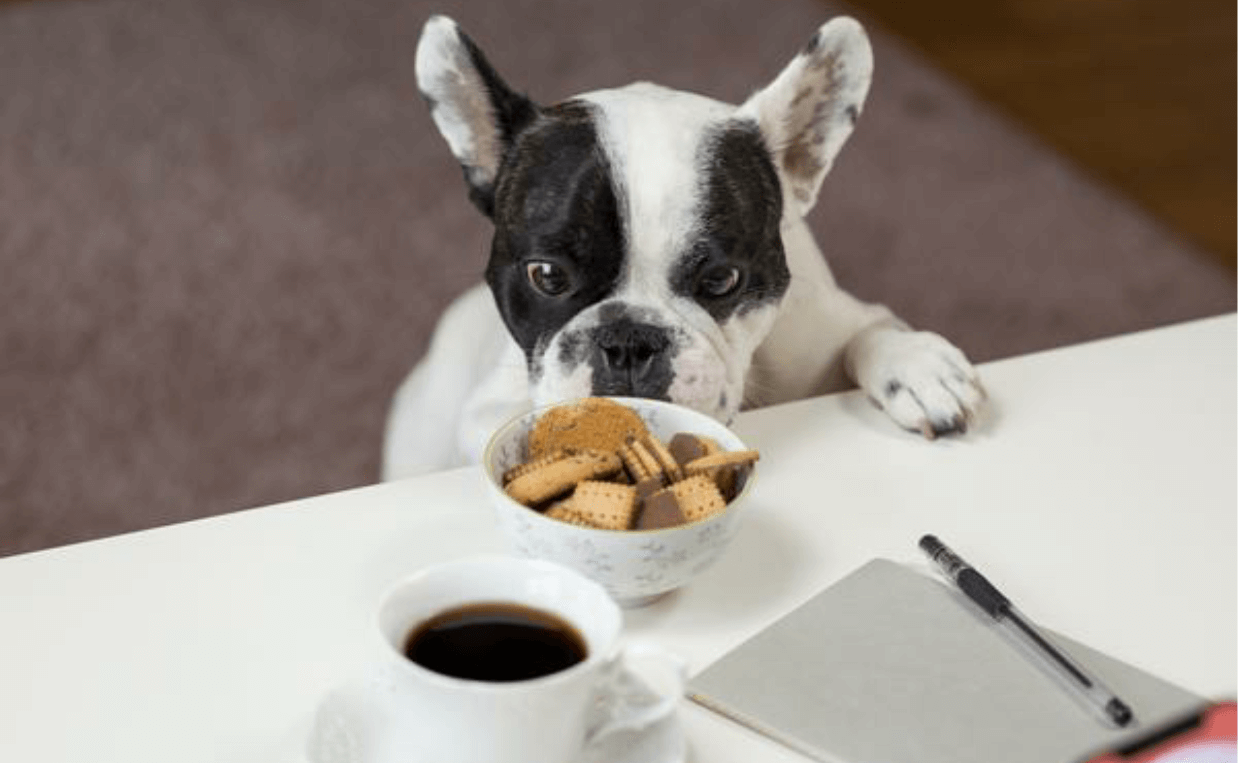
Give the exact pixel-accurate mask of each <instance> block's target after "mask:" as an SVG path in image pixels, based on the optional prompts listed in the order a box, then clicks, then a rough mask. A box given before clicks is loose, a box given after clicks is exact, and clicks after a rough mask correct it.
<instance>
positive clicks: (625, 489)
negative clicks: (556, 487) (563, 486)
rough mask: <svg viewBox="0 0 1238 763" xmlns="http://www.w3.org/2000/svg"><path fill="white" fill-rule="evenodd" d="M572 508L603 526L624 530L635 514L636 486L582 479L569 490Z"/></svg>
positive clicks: (598, 525)
mask: <svg viewBox="0 0 1238 763" xmlns="http://www.w3.org/2000/svg"><path fill="white" fill-rule="evenodd" d="M572 510H573V511H575V512H576V513H577V514H579V515H581V516H582V517H584V518H585V520H586V521H588V522H589V523H590V524H592V525H594V526H596V527H601V528H603V529H606V530H627V529H628V528H630V527H631V526H632V523H633V520H634V519H635V514H636V488H635V487H633V486H631V485H619V484H617V483H614V482H597V481H593V480H586V481H584V482H581V483H580V484H579V485H577V486H576V491H575V492H573V493H572Z"/></svg>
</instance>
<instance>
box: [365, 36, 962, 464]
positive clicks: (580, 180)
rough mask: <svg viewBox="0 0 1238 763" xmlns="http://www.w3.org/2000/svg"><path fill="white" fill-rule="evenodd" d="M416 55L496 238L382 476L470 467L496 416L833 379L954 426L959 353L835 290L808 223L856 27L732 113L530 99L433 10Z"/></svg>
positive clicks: (627, 91)
mask: <svg viewBox="0 0 1238 763" xmlns="http://www.w3.org/2000/svg"><path fill="white" fill-rule="evenodd" d="M416 69H417V82H418V85H419V87H420V88H421V91H422V93H423V94H424V95H425V97H426V99H427V101H428V103H429V105H430V110H431V114H432V115H433V118H434V122H435V124H436V125H437V126H438V129H439V131H440V132H441V133H442V135H443V137H444V138H445V139H446V141H447V144H448V146H450V148H451V151H452V153H453V154H454V155H455V157H456V159H458V160H459V162H460V164H461V165H462V166H463V169H464V176H465V178H466V180H467V182H468V186H469V197H470V198H471V199H472V201H473V203H474V204H476V205H477V207H478V208H480V209H481V211H482V212H483V213H484V214H485V215H486V216H488V217H489V218H490V219H491V220H492V221H493V222H494V241H493V245H492V248H491V251H490V261H489V265H488V266H487V268H486V284H485V285H480V284H479V285H478V286H477V287H475V288H474V289H472V290H471V291H469V292H467V293H465V294H464V295H463V296H461V297H460V298H459V299H458V300H457V301H456V302H455V303H454V304H453V305H451V307H450V308H449V309H448V310H447V312H446V313H445V315H444V316H443V317H442V319H441V321H440V323H439V326H438V328H437V329H436V332H435V334H434V338H433V340H432V342H431V345H430V348H429V350H428V352H427V354H426V356H425V357H424V358H423V359H422V361H421V362H420V364H419V365H418V366H417V367H416V368H415V369H414V370H413V372H412V374H411V375H410V376H409V377H408V379H407V380H406V381H405V382H404V384H403V385H402V387H401V388H400V390H399V392H398V393H397V395H396V398H395V401H394V404H393V407H392V410H391V413H390V418H389V421H388V429H387V437H386V448H385V453H384V465H383V468H384V477H385V478H388V479H391V478H397V477H402V476H407V475H412V474H417V473H421V472H426V471H431V470H436V469H444V468H448V467H451V466H456V465H461V464H464V463H469V462H476V461H478V460H479V459H480V454H481V449H482V447H483V445H484V444H485V441H486V439H487V437H488V436H489V435H490V434H491V433H492V432H493V431H494V429H495V428H496V427H497V426H498V425H499V424H500V423H502V422H503V421H504V420H505V419H507V418H508V417H510V416H513V415H515V414H517V413H519V412H522V411H525V410H528V409H529V408H530V407H531V406H533V405H543V404H548V403H552V402H556V401H560V400H565V399H570V398H577V397H583V396H588V395H625V396H636V397H652V398H660V399H666V400H672V401H674V402H677V403H680V404H682V405H686V406H689V407H692V408H695V409H698V410H701V411H704V412H706V413H709V414H711V415H713V416H715V417H716V418H718V419H721V420H723V421H730V420H731V419H732V418H733V417H734V416H735V414H736V412H738V411H739V410H740V409H741V408H743V407H756V406H760V405H768V404H772V403H778V402H783V401H788V400H794V399H797V398H802V397H806V396H810V395H817V394H821V393H824V392H829V391H833V390H838V389H842V388H845V387H846V386H848V384H849V380H850V381H853V382H854V383H856V384H858V385H859V386H860V387H861V388H862V389H863V390H864V391H865V392H866V393H867V394H868V395H869V397H871V398H872V399H873V400H874V401H875V402H876V403H877V404H878V405H879V406H881V407H882V408H883V409H884V410H885V411H886V412H887V413H888V414H889V415H890V417H891V418H892V419H893V420H894V421H895V422H897V423H898V424H899V425H900V426H902V427H904V428H906V429H909V430H912V431H917V432H920V433H923V434H924V435H925V436H926V437H930V438H931V437H934V436H936V435H939V434H945V433H952V432H962V431H964V430H965V429H966V427H967V424H968V422H969V420H970V419H971V418H972V417H973V415H974V414H975V413H976V411H977V409H978V407H979V406H980V404H981V402H982V400H983V398H984V394H983V391H982V389H981V387H980V384H979V381H978V379H977V376H976V373H975V371H974V369H973V368H972V366H971V364H970V363H969V362H968V360H967V358H966V357H964V355H963V353H962V352H960V351H959V350H958V349H956V348H955V347H954V346H953V345H951V344H950V343H949V342H947V341H946V340H945V339H943V338H941V337H940V336H937V335H936V334H930V333H925V332H916V331H912V330H910V329H909V328H908V327H907V326H906V325H904V324H903V323H902V322H901V321H899V320H898V319H897V318H896V317H895V316H894V315H893V314H892V313H891V312H890V311H889V310H887V309H886V308H885V307H882V306H879V305H870V304H865V303H863V302H860V301H859V300H857V299H856V298H854V297H852V296H851V295H850V294H848V293H846V292H844V291H842V290H841V289H840V288H839V287H838V286H837V285H836V284H835V282H834V279H833V277H832V276H831V274H830V270H829V268H828V266H827V265H826V262H825V260H824V259H823V257H822V255H821V252H820V250H819V249H818V248H817V245H816V242H815V241H814V240H813V237H812V234H811V233H810V232H809V230H808V227H807V225H806V224H805V222H804V216H805V214H807V212H808V210H809V209H811V208H812V206H813V203H814V202H815V201H816V198H817V191H818V189H819V187H820V185H821V181H822V179H823V178H824V177H825V175H826V173H827V172H828V171H829V169H830V165H831V163H832V162H833V161H834V157H835V156H836V155H837V154H838V151H839V149H841V148H842V145H843V143H844V142H845V141H846V139H847V136H848V135H850V133H851V130H852V128H853V127H854V125H855V122H856V120H857V118H858V117H859V115H860V109H861V107H862V106H863V104H864V98H865V95H866V94H867V92H868V87H869V82H870V80H871V77H872V51H871V49H870V47H869V44H868V39H867V37H866V36H865V34H864V31H863V29H862V28H861V27H860V25H859V24H858V23H856V22H855V21H853V20H851V19H847V18H838V19H834V20H832V21H830V22H829V23H828V24H825V25H824V26H822V27H821V28H820V29H819V30H818V31H817V33H816V34H815V35H814V36H813V38H812V39H811V40H810V41H809V43H808V45H807V46H806V47H805V48H804V49H803V50H801V51H800V52H799V54H798V55H796V56H795V57H794V58H793V59H792V60H791V62H790V63H789V64H788V65H787V67H786V68H785V69H784V70H783V71H782V73H781V74H779V75H778V77H777V78H776V79H775V80H774V81H773V82H772V83H770V84H769V86H767V87H766V88H764V89H762V90H760V91H759V92H757V93H756V94H755V95H753V96H752V97H751V98H749V99H748V100H747V101H746V102H744V103H743V104H742V105H740V106H738V107H737V106H733V105H729V104H725V103H721V102H718V101H715V100H711V99H709V98H705V97H702V96H698V95H693V94H690V93H685V92H680V91H675V90H670V89H667V88H664V87H659V86H657V85H652V84H648V83H638V84H633V85H630V86H627V87H623V88H619V89H615V90H601V91H596V92H590V93H586V94H584V95H580V96H577V97H575V98H572V99H570V100H566V101H563V102H561V103H557V104H554V105H552V106H539V105H537V104H535V103H533V102H532V101H530V100H529V99H528V98H526V97H525V96H523V95H520V94H518V93H517V92H515V91H513V90H511V89H510V88H509V87H508V86H507V85H506V84H505V83H504V82H503V81H502V79H500V77H499V75H498V74H497V73H496V72H495V71H494V69H493V68H492V67H491V66H490V64H489V63H488V62H487V61H486V59H485V58H484V57H483V55H482V53H481V51H480V50H479V49H478V48H477V46H476V45H475V44H474V43H473V41H472V40H471V39H469V37H467V36H466V35H465V34H464V33H463V32H462V31H461V30H460V28H459V27H458V26H457V25H456V23H455V22H454V21H452V20H451V19H449V18H446V17H443V16H436V17H434V18H431V19H430V20H429V21H428V22H427V23H426V25H425V29H424V30H423V32H422V35H421V41H420V43H419V47H418V49H417V59H416Z"/></svg>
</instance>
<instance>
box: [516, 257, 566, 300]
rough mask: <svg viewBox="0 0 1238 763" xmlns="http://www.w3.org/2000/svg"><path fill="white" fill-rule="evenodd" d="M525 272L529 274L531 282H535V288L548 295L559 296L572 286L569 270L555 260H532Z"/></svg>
mask: <svg viewBox="0 0 1238 763" xmlns="http://www.w3.org/2000/svg"><path fill="white" fill-rule="evenodd" d="M525 273H526V274H528V276H529V283H531V284H533V288H534V289H536V290H537V291H539V292H541V293H542V294H544V295H546V296H547V297H558V296H560V295H561V294H563V293H565V292H566V291H567V290H568V288H569V287H570V286H571V282H569V281H568V278H567V271H565V270H564V269H563V268H561V267H559V266H558V265H556V264H554V263H553V262H545V261H542V260H538V261H536V262H530V263H529V264H528V265H526V266H525Z"/></svg>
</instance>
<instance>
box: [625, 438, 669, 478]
mask: <svg viewBox="0 0 1238 763" xmlns="http://www.w3.org/2000/svg"><path fill="white" fill-rule="evenodd" d="M619 458H620V460H622V461H623V467H624V470H625V471H627V473H628V476H629V477H631V478H632V482H634V483H637V484H640V483H641V482H643V481H645V480H657V482H658V483H659V484H661V483H662V467H661V465H660V464H658V459H656V458H654V456H653V454H652V453H650V452H649V449H648V448H646V447H645V445H644V443H643V442H641V441H640V440H637V439H635V438H633V439H631V440H628V441H627V442H626V443H624V444H623V446H622V447H621V448H619Z"/></svg>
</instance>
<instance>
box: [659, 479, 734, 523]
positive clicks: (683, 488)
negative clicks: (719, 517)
mask: <svg viewBox="0 0 1238 763" xmlns="http://www.w3.org/2000/svg"><path fill="white" fill-rule="evenodd" d="M668 490H670V491H671V492H672V493H674V494H675V500H676V502H677V503H678V504H679V510H680V511H682V512H683V515H684V518H685V519H687V520H688V521H689V522H695V521H697V520H698V519H704V518H705V517H708V516H712V515H713V514H717V513H718V512H719V511H722V510H723V509H725V508H726V500H725V499H724V498H723V497H722V493H720V492H718V486H717V485H715V484H714V481H713V480H712V479H710V478H709V477H707V476H705V475H703V474H698V475H695V476H692V477H688V478H687V479H685V480H683V481H681V482H676V483H675V484H674V485H671V486H670V487H669V488H668Z"/></svg>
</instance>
